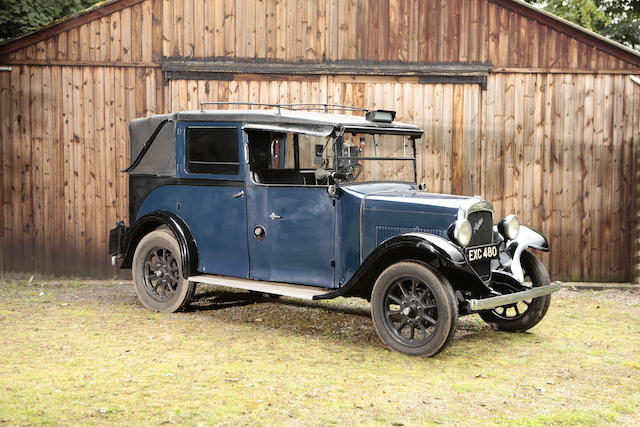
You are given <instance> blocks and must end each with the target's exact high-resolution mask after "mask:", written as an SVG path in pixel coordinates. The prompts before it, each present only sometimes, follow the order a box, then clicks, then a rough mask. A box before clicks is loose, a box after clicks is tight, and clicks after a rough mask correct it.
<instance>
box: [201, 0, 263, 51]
mask: <svg viewBox="0 0 640 427" xmlns="http://www.w3.org/2000/svg"><path fill="white" fill-rule="evenodd" d="M205 3H206V1H204V0H195V1H194V3H193V27H194V38H195V40H194V45H195V47H194V56H195V57H196V58H204V57H205V48H204V44H205V37H206V35H207V30H206V27H205V17H206V12H205ZM249 9H252V7H249ZM249 13H250V12H249Z"/></svg>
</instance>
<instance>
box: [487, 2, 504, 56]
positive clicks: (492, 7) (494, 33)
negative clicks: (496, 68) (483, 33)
mask: <svg viewBox="0 0 640 427" xmlns="http://www.w3.org/2000/svg"><path fill="white" fill-rule="evenodd" d="M488 7H489V24H488V30H489V40H488V59H489V61H490V62H493V63H494V64H501V63H500V10H499V8H498V6H497V5H496V4H495V3H489V6H488Z"/></svg>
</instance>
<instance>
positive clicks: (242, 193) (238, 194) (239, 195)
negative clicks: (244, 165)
mask: <svg viewBox="0 0 640 427" xmlns="http://www.w3.org/2000/svg"><path fill="white" fill-rule="evenodd" d="M242 196H244V190H240V192H239V193H236V194H234V195H233V198H234V199H238V198H240V197H242Z"/></svg>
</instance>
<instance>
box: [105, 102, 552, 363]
mask: <svg viewBox="0 0 640 427" xmlns="http://www.w3.org/2000/svg"><path fill="white" fill-rule="evenodd" d="M247 105H248V106H249V107H252V108H253V109H235V110H227V109H209V110H205V109H203V110H199V111H180V112H177V113H174V114H164V115H156V116H152V117H149V118H144V119H137V120H134V121H133V122H131V124H130V140H131V158H132V159H134V160H133V162H132V164H131V166H130V167H129V168H128V169H126V170H125V171H123V172H127V173H129V189H130V190H129V198H130V200H129V218H130V220H131V225H130V226H127V225H125V224H124V223H119V224H117V226H116V228H114V229H113V230H111V233H110V253H111V254H112V255H113V259H114V262H117V260H119V262H120V266H121V267H122V268H131V269H132V275H133V279H134V282H135V288H136V292H137V295H138V297H139V299H140V301H141V302H142V304H143V305H144V306H146V307H148V308H149V309H152V310H156V311H161V312H173V311H177V310H182V309H184V308H185V307H186V306H187V305H188V304H189V302H190V300H191V299H192V297H193V295H194V289H195V287H196V284H198V283H203V284H210V285H219V286H225V287H231V288H238V289H245V290H251V291H258V292H262V293H269V294H275V295H284V296H289V297H295V298H305V299H314V300H319V299H329V298H336V297H340V296H342V297H361V298H366V299H368V300H369V301H370V302H371V315H372V318H373V324H374V326H375V329H376V331H377V332H378V335H379V336H380V338H381V340H382V341H383V343H384V344H386V345H387V346H388V347H390V348H392V349H394V350H397V351H400V352H403V353H406V354H410V355H424V356H432V355H435V354H436V353H438V352H439V351H441V350H442V349H443V348H444V347H445V346H446V345H447V344H448V343H449V342H450V341H451V339H452V337H453V335H454V332H455V329H456V324H457V320H458V316H460V315H468V314H474V313H477V314H479V315H480V316H481V317H482V319H483V320H484V321H486V322H487V323H488V324H490V325H491V326H492V327H493V328H495V329H497V330H501V331H512V332H518V331H524V330H527V329H530V328H531V327H533V326H534V325H536V324H537V323H538V322H539V321H540V320H541V319H542V318H543V317H544V316H545V314H546V312H547V308H548V307H549V302H550V294H551V293H553V292H554V291H556V290H558V289H559V288H560V283H559V282H551V281H550V279H549V275H548V274H547V271H546V270H545V267H544V265H543V264H542V263H541V262H540V261H539V259H538V258H537V257H536V256H535V255H534V254H533V253H532V252H531V251H530V250H531V249H536V250H541V251H547V250H549V245H548V243H547V240H546V239H545V237H544V236H542V235H541V234H540V233H538V232H536V231H534V230H532V229H530V228H528V227H525V226H523V225H520V223H519V221H518V218H517V217H516V216H515V215H508V216H506V217H505V218H502V219H500V220H499V221H497V223H496V224H495V225H494V218H493V210H492V206H491V204H490V203H488V202H487V201H485V200H482V199H481V198H479V197H465V196H457V195H447V194H433V193H429V192H427V191H426V189H425V186H424V185H423V184H418V183H417V171H416V140H417V139H419V138H421V137H422V134H423V130H422V129H421V128H419V127H418V126H415V125H411V124H403V123H399V122H396V121H394V119H395V113H394V112H393V111H386V110H373V111H366V110H365V111H360V110H359V109H356V108H353V107H346V106H334V105H309V104H305V105H300V104H297V105H293V104H289V105H255V104H247ZM210 107H211V106H210ZM213 107H214V108H220V107H219V106H217V105H214V106H213ZM225 107H228V105H227V106H225ZM255 107H258V108H260V109H256V108H255ZM264 108H267V109H264ZM314 110H315V111H314ZM336 112H340V113H341V114H335V113H336ZM436 167H437V166H436Z"/></svg>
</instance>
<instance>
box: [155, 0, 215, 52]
mask: <svg viewBox="0 0 640 427" xmlns="http://www.w3.org/2000/svg"><path fill="white" fill-rule="evenodd" d="M156 1H159V0H156ZM207 3H209V2H207ZM212 9H214V8H212ZM154 24H155V22H154ZM159 24H160V25H161V27H162V55H163V56H172V55H173V44H174V35H173V31H174V28H175V27H176V22H175V18H174V16H173V0H162V19H161V21H160V23H159ZM212 56H213V55H212ZM154 60H156V59H155V58H154Z"/></svg>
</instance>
